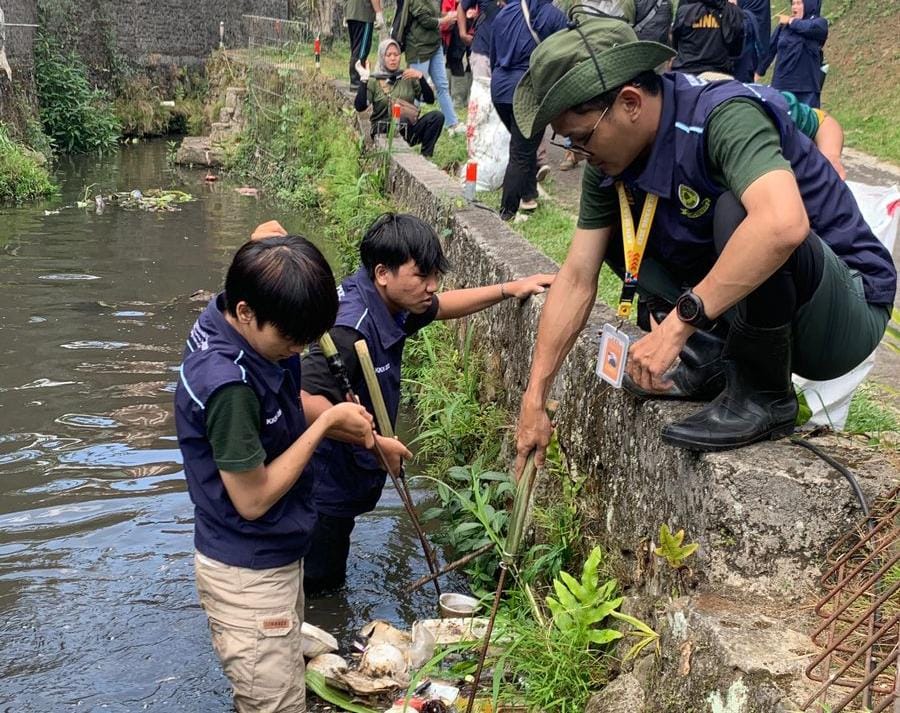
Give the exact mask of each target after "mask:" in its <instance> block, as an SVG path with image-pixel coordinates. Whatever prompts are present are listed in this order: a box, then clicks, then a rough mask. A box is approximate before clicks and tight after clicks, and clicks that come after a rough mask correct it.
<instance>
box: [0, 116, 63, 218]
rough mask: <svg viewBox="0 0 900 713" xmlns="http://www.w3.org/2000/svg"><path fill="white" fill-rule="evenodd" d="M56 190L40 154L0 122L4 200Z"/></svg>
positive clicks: (1, 197) (0, 174) (0, 194)
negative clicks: (23, 144)
mask: <svg viewBox="0 0 900 713" xmlns="http://www.w3.org/2000/svg"><path fill="white" fill-rule="evenodd" d="M55 191H56V187H55V186H54V185H53V181H52V180H51V178H50V174H49V173H48V172H47V169H46V168H45V167H44V166H43V165H42V159H41V157H40V154H39V153H38V152H37V151H33V150H29V149H27V148H25V147H24V146H22V145H20V144H18V143H16V142H15V141H13V140H12V139H11V138H10V136H9V132H8V130H7V128H6V126H5V125H4V124H3V123H2V122H0V201H3V202H11V203H21V202H22V201H29V200H34V199H35V198H40V197H41V196H46V195H50V194H52V193H54V192H55Z"/></svg>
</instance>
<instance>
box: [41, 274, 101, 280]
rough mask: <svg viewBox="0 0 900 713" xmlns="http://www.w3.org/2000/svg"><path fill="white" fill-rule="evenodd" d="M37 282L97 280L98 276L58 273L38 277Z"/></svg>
mask: <svg viewBox="0 0 900 713" xmlns="http://www.w3.org/2000/svg"><path fill="white" fill-rule="evenodd" d="M38 279H39V280H59V281H62V282H69V281H72V280H99V279H100V277H99V275H88V274H86V273H77V272H60V273H55V274H51V275H38Z"/></svg>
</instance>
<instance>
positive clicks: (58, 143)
mask: <svg viewBox="0 0 900 713" xmlns="http://www.w3.org/2000/svg"><path fill="white" fill-rule="evenodd" d="M34 77H35V83H36V85H37V93H38V102H39V105H40V117H41V123H42V124H43V126H44V131H45V132H46V133H47V135H48V136H49V137H50V139H51V140H52V141H53V144H54V146H55V148H56V149H57V150H59V151H62V152H64V153H95V152H97V153H102V152H104V151H109V150H111V149H113V148H114V147H115V146H116V143H117V141H118V139H119V131H120V126H119V122H118V120H117V119H116V117H115V114H114V113H113V111H112V107H111V106H110V103H109V100H108V98H107V96H106V93H105V92H103V91H101V90H99V89H95V88H93V87H92V86H91V85H90V82H89V81H88V77H87V70H86V69H85V67H84V64H83V63H82V62H81V61H80V60H79V59H78V57H77V55H75V54H74V53H70V54H68V55H63V54H61V53H60V52H59V50H58V49H56V46H55V45H54V43H53V42H52V40H51V39H50V38H48V37H47V36H44V35H39V36H38V38H37V41H36V42H35V49H34Z"/></svg>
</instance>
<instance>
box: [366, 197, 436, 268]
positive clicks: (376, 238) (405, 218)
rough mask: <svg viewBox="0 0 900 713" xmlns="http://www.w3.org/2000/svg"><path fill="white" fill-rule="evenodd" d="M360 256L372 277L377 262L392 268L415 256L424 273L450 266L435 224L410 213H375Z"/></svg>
mask: <svg viewBox="0 0 900 713" xmlns="http://www.w3.org/2000/svg"><path fill="white" fill-rule="evenodd" d="M359 257H360V259H361V261H362V264H363V267H365V268H366V271H367V272H368V273H369V277H370V278H372V279H374V278H375V267H376V266H378V265H384V266H385V267H386V268H388V269H389V270H391V271H392V272H394V271H396V270H397V269H398V268H399V267H400V266H401V265H403V264H404V263H406V262H409V260H414V261H415V263H416V266H417V267H418V268H419V270H421V271H422V272H424V273H425V274H426V275H430V274H431V273H432V272H434V271H437V272H439V273H441V274H443V273H445V272H447V270H449V269H450V263H449V262H448V261H447V258H446V257H445V256H444V251H443V249H442V248H441V241H440V240H439V239H438V236H437V233H436V232H434V228H432V227H431V226H430V225H428V223H426V222H425V221H424V220H422V219H421V218H417V217H416V216H414V215H410V214H409V213H384V214H382V215H380V216H378V218H376V219H375V222H374V223H372V225H370V226H369V229H368V230H367V231H366V234H365V235H364V236H363V239H362V242H361V243H360V245H359Z"/></svg>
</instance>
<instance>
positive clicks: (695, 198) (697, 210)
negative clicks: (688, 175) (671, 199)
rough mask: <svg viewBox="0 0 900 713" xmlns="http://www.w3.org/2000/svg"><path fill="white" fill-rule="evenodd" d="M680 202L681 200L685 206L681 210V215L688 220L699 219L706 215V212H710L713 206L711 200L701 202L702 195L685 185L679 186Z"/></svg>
mask: <svg viewBox="0 0 900 713" xmlns="http://www.w3.org/2000/svg"><path fill="white" fill-rule="evenodd" d="M678 200H680V201H681V205H683V206H684V207H683V208H682V209H681V214H682V215H684V216H687V217H688V218H699V217H700V216H701V215H703V214H704V213H706V211H708V210H709V206H710V205H712V201H710V199H709V198H704V199H703V200H700V194H699V193H697V191H695V190H694V189H693V188H691V187H690V186H686V185H684V184H683V183H681V184H679V185H678Z"/></svg>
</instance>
